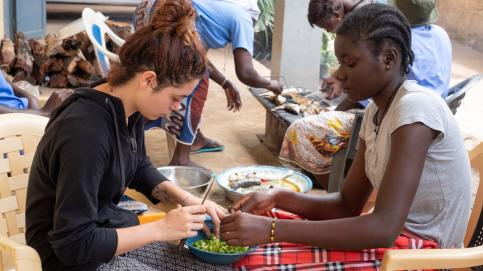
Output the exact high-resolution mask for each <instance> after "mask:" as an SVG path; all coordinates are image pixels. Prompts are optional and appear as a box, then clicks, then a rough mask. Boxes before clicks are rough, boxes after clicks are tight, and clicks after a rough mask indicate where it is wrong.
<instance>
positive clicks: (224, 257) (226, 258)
mask: <svg viewBox="0 0 483 271" xmlns="http://www.w3.org/2000/svg"><path fill="white" fill-rule="evenodd" d="M205 223H206V225H207V226H208V228H210V230H211V231H213V228H214V227H215V225H214V224H213V222H212V221H211V218H210V217H207V218H206V221H205ZM200 239H207V240H208V239H209V238H208V237H207V236H206V234H205V233H204V232H203V231H202V230H199V231H198V235H196V236H194V237H190V238H188V240H186V245H187V246H188V248H189V250H190V252H191V253H192V254H193V255H195V257H197V258H198V259H200V260H202V261H205V262H208V263H214V264H230V263H234V262H236V261H238V260H240V259H242V258H243V257H245V256H246V255H248V253H250V252H252V251H254V250H257V249H258V248H259V247H260V246H253V247H250V248H249V249H248V251H246V252H243V253H232V254H226V253H216V252H209V251H206V250H201V249H198V248H196V247H195V246H193V245H192V244H193V243H194V242H196V241H198V240H200Z"/></svg>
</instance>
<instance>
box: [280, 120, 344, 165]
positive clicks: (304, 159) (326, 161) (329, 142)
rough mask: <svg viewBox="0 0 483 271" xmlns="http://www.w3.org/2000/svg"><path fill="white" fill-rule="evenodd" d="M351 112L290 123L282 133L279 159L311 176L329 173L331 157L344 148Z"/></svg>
mask: <svg viewBox="0 0 483 271" xmlns="http://www.w3.org/2000/svg"><path fill="white" fill-rule="evenodd" d="M353 112H354V111H353V110H349V111H346V112H342V111H329V112H323V113H321V114H320V115H316V116H308V117H305V118H302V119H299V120H297V121H296V122H294V123H292V125H290V127H289V128H288V129H287V131H286V132H285V137H284V139H283V143H282V148H281V150H280V159H283V160H286V161H289V162H291V163H294V164H296V165H298V166H300V167H302V168H303V169H305V170H307V171H309V172H311V173H314V174H323V173H327V172H329V170H330V165H331V163H332V156H333V155H334V154H335V153H336V152H337V151H338V150H339V149H340V148H343V147H345V146H346V145H347V140H348V139H349V136H350V132H351V128H352V122H353V121H354V113H353Z"/></svg>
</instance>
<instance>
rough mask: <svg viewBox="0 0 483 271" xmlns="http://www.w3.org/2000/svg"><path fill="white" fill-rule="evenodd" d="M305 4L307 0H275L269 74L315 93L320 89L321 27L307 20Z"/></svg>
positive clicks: (306, 4)
mask: <svg viewBox="0 0 483 271" xmlns="http://www.w3.org/2000/svg"><path fill="white" fill-rule="evenodd" d="M308 6H309V0H275V17H274V22H273V38H272V62H271V75H272V76H276V75H283V76H284V78H285V79H286V81H287V84H288V85H289V86H292V87H304V88H306V89H308V90H309V91H312V92H314V91H317V90H318V89H319V71H320V49H321V44H322V29H320V28H318V27H315V28H312V27H311V26H310V24H309V23H308V22H307V7H308ZM279 81H280V82H281V83H282V84H284V83H285V82H284V81H283V80H279Z"/></svg>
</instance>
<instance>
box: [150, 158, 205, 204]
mask: <svg viewBox="0 0 483 271" xmlns="http://www.w3.org/2000/svg"><path fill="white" fill-rule="evenodd" d="M158 170H159V172H161V174H163V175H164V176H165V177H166V178H168V179H169V180H170V181H171V182H173V183H174V184H176V185H177V186H179V187H181V188H182V189H184V190H185V191H188V192H190V193H191V194H193V195H195V196H197V197H199V196H201V195H202V194H203V193H204V192H205V190H206V188H207V187H208V184H209V183H210V182H211V181H212V180H213V176H211V174H210V173H208V172H207V171H206V170H203V169H201V168H196V167H182V166H169V167H159V168H158Z"/></svg>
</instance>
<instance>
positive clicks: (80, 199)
mask: <svg viewBox="0 0 483 271" xmlns="http://www.w3.org/2000/svg"><path fill="white" fill-rule="evenodd" d="M114 114H116V118H117V130H118V134H119V143H120V144H119V145H120V148H121V149H122V157H123V164H124V172H125V186H127V187H129V188H132V189H135V190H136V191H139V192H141V193H143V194H144V195H145V196H146V197H147V198H148V199H150V200H151V201H152V202H153V203H157V200H155V199H153V198H151V193H152V190H153V189H154V188H155V187H156V186H157V185H158V184H159V183H161V182H163V181H165V180H166V178H165V177H164V176H163V175H161V174H160V173H159V171H158V170H157V169H156V168H155V167H154V166H153V165H152V164H151V162H150V160H149V157H147V156H146V150H145V147H144V131H143V128H144V118H143V117H142V116H141V115H140V114H139V113H138V112H137V113H135V114H133V115H132V116H130V117H129V121H128V124H126V116H125V112H124V107H123V104H122V101H121V100H120V99H118V98H116V97H113V96H111V95H108V94H106V93H102V92H99V91H96V90H94V89H91V88H81V89H78V90H77V91H75V92H74V93H73V94H72V95H71V96H69V98H68V99H67V100H66V101H65V102H64V103H63V104H62V105H61V106H60V107H59V108H57V109H56V110H55V111H54V112H53V113H52V115H51V118H50V121H49V123H48V124H47V128H46V131H45V135H44V136H43V137H42V139H41V141H40V143H39V146H38V149H37V152H36V154H35V158H34V161H33V164H32V168H31V172H30V178H29V185H28V190H27V207H26V239H27V244H28V245H30V246H32V247H33V248H35V249H36V250H37V252H38V253H39V254H40V257H41V260H42V267H43V269H44V270H95V269H96V268H97V267H98V266H99V265H101V264H102V263H106V262H109V261H110V260H111V259H112V258H113V257H114V255H115V252H116V249H117V243H118V240H117V233H116V230H115V229H116V228H125V227H130V226H134V225H138V224H139V220H138V219H137V217H136V215H135V214H134V213H132V212H130V211H126V210H122V209H119V208H118V207H117V204H118V203H119V201H120V199H121V196H122V194H123V192H124V189H125V187H123V183H122V176H121V166H120V165H121V162H120V159H119V149H118V143H117V137H116V125H115V124H114Z"/></svg>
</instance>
